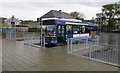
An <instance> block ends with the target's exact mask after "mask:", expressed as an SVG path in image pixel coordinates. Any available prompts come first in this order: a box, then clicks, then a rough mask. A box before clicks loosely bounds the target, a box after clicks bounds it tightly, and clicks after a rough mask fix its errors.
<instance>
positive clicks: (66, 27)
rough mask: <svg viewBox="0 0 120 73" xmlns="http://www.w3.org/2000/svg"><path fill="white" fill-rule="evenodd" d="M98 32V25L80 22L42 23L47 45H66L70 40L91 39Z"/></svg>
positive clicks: (46, 20) (50, 20)
mask: <svg viewBox="0 0 120 73" xmlns="http://www.w3.org/2000/svg"><path fill="white" fill-rule="evenodd" d="M96 31H97V27H96V24H93V23H88V22H81V21H80V20H67V19H45V20H43V21H42V32H43V33H42V35H43V36H44V37H45V42H46V43H47V44H53V45H57V44H59V43H66V42H67V39H68V38H77V39H78V38H79V39H85V38H86V37H88V38H91V36H92V35H96ZM93 32H94V33H93Z"/></svg>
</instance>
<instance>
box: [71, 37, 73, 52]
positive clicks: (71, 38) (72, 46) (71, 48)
mask: <svg viewBox="0 0 120 73" xmlns="http://www.w3.org/2000/svg"><path fill="white" fill-rule="evenodd" d="M72 43H73V39H72V38H71V42H70V45H71V46H70V50H71V51H70V52H71V53H72V48H73V44H72Z"/></svg>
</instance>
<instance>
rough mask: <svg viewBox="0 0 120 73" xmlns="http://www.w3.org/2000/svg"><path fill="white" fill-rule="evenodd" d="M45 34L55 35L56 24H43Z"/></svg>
mask: <svg viewBox="0 0 120 73" xmlns="http://www.w3.org/2000/svg"><path fill="white" fill-rule="evenodd" d="M42 29H43V35H49V36H53V35H55V25H43V26H42Z"/></svg>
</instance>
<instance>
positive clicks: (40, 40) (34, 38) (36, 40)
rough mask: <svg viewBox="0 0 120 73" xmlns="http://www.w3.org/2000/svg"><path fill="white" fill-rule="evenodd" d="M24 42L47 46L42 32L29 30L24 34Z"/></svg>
mask: <svg viewBox="0 0 120 73" xmlns="http://www.w3.org/2000/svg"><path fill="white" fill-rule="evenodd" d="M24 44H26V45H31V46H35V47H43V48H45V37H41V36H40V34H34V33H31V32H29V33H27V34H24Z"/></svg>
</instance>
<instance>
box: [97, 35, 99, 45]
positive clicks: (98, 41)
mask: <svg viewBox="0 0 120 73" xmlns="http://www.w3.org/2000/svg"><path fill="white" fill-rule="evenodd" d="M97 45H99V36H97Z"/></svg>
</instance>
